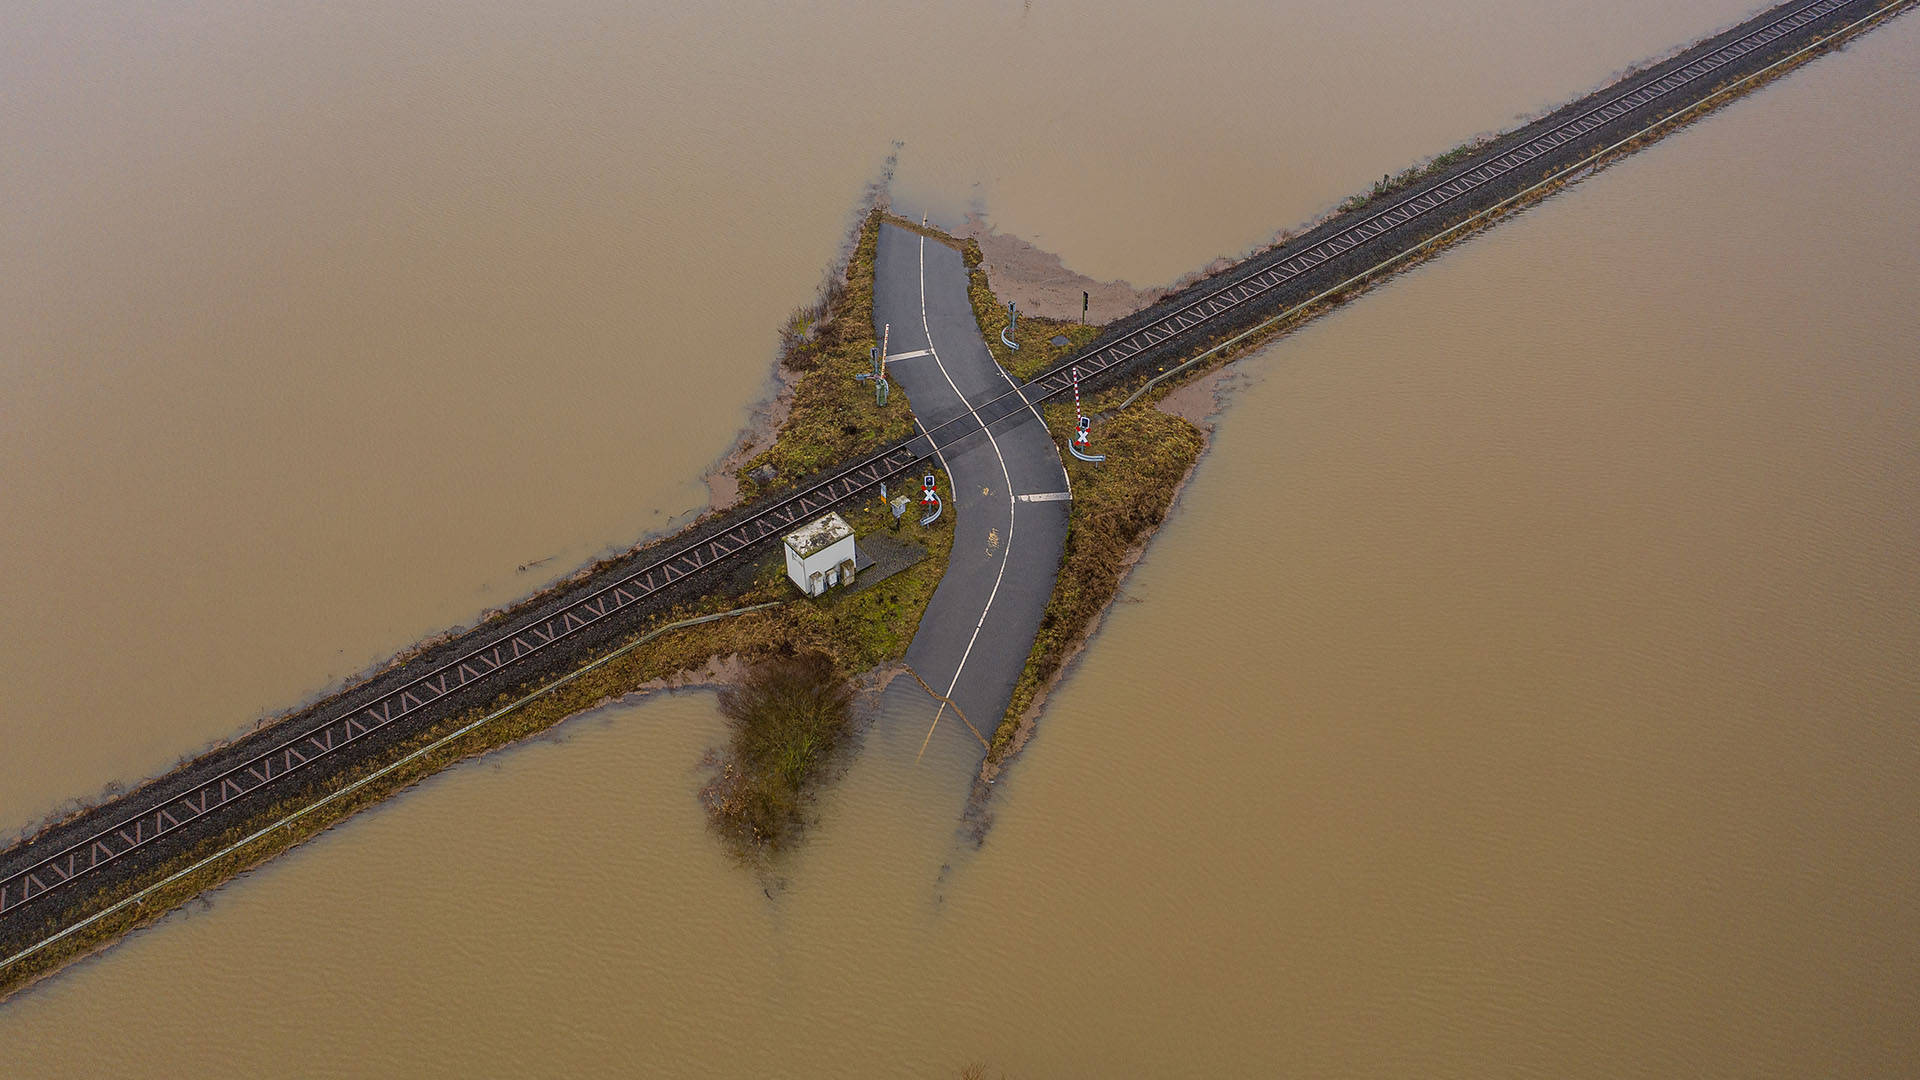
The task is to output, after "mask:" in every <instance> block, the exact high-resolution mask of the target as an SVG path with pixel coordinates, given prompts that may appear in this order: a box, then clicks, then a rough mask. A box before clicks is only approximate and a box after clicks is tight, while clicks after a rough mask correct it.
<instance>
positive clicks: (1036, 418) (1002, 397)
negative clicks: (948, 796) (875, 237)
mask: <svg viewBox="0 0 1920 1080" xmlns="http://www.w3.org/2000/svg"><path fill="white" fill-rule="evenodd" d="M873 314H874V321H875V323H876V324H877V325H876V326H875V327H874V329H875V331H876V333H878V332H880V331H883V330H884V331H885V336H886V340H887V343H888V345H887V347H888V351H889V355H890V356H892V357H894V358H895V359H892V360H890V361H889V362H888V365H887V372H888V377H889V378H891V379H892V380H893V381H895V382H897V383H899V384H900V386H901V387H902V388H903V389H905V390H906V392H907V396H908V397H909V398H910V399H911V400H912V401H913V410H914V415H915V417H916V418H917V419H918V420H919V422H920V424H921V427H922V428H923V430H924V431H925V432H926V433H927V435H928V436H929V437H931V438H932V440H933V444H934V453H935V454H936V455H937V456H938V458H939V460H940V463H941V465H942V467H943V468H945V469H946V471H947V475H948V477H950V478H951V481H952V490H951V491H950V492H948V493H947V500H948V508H949V509H950V510H951V512H952V513H953V514H954V518H955V520H954V526H953V528H954V538H953V555H952V557H951V559H950V561H949V562H948V564H947V573H946V576H945V577H943V578H941V579H940V587H939V588H938V589H937V590H935V592H934V594H933V600H932V602H931V603H930V604H928V606H927V612H926V615H925V616H923V617H922V618H921V620H920V629H919V631H918V632H917V633H916V634H915V635H914V638H913V644H912V645H910V646H908V648H907V665H908V666H909V667H911V668H912V669H913V670H914V672H915V673H916V674H918V675H919V676H920V678H922V679H924V680H925V681H926V683H927V685H928V686H929V687H931V688H932V689H933V690H934V691H935V692H937V693H939V694H942V695H944V696H945V697H947V698H949V699H951V700H952V701H953V703H954V704H956V705H958V706H959V709H960V712H961V713H962V714H963V715H964V716H965V717H967V718H969V722H970V723H971V724H972V725H973V726H975V727H978V728H981V729H983V730H984V731H992V730H993V729H994V728H995V727H997V726H998V725H999V723H1000V716H1001V714H1002V713H1004V712H1006V710H1007V703H1008V701H1010V700H1011V699H1012V697H1013V687H1014V684H1015V683H1016V682H1018V681H1019V679H1020V672H1021V671H1022V670H1023V669H1024V668H1025V667H1026V663H1027V653H1028V651H1029V650H1030V649H1032V647H1033V638H1034V634H1035V633H1037V632H1038V631H1039V629H1040V619H1041V616H1043V615H1044V614H1045V613H1046V608H1047V600H1048V598H1049V597H1051V596H1052V595H1053V581H1054V577H1055V576H1056V575H1057V574H1058V573H1059V570H1060V554H1061V552H1062V551H1063V550H1064V549H1065V547H1066V542H1067V504H1068V500H1069V499H1070V498H1071V492H1070V489H1069V485H1068V482H1067V471H1066V468H1065V466H1063V465H1062V464H1061V462H1060V452H1059V450H1058V449H1057V448H1056V447H1055V446H1054V443H1053V437H1052V436H1051V435H1049V434H1048V433H1047V427H1046V424H1045V423H1044V422H1043V421H1042V420H1041V419H1040V414H1039V413H1038V412H1037V411H1036V410H1035V409H1034V408H1033V406H1031V405H1029V404H1027V403H1026V401H1025V399H1023V398H1021V397H1020V396H1019V394H1018V393H1017V392H1015V391H1016V390H1017V387H1016V386H1015V384H1014V383H1013V381H1012V379H1010V378H1009V377H1008V376H1007V373H1006V371H1005V370H1004V369H1003V368H1001V366H1000V365H999V364H998V363H996V362H995V361H994V359H993V355H992V354H991V353H989V352H988V351H987V346H986V343H985V342H984V341H982V340H981V338H980V328H979V325H978V323H977V322H976V321H975V320H974V315H973V305H972V303H971V301H970V300H969V299H968V297H967V267H966V263H965V262H964V260H962V259H961V257H960V253H959V252H957V251H955V250H953V249H952V248H950V247H948V246H946V245H945V244H942V243H938V242H929V241H928V240H927V238H926V237H924V236H920V235H918V234H916V233H913V232H910V231H908V230H906V229H903V228H900V227H899V226H897V225H882V226H881V227H880V241H879V250H878V251H877V252H876V254H875V270H874V296H873ZM930 711H931V714H932V718H933V719H932V723H931V724H930V725H929V731H928V734H929V737H931V735H932V729H933V727H934V726H935V725H938V724H939V723H940V722H941V720H942V718H943V717H944V716H945V714H946V713H947V711H948V707H947V704H946V703H945V702H940V703H937V704H932V707H931V710H930ZM954 719H957V718H954Z"/></svg>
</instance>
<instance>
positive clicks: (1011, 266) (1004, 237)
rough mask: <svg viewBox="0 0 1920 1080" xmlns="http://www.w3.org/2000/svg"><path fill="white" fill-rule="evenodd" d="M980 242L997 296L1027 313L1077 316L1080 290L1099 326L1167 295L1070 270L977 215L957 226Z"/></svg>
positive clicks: (956, 232) (1092, 320)
mask: <svg viewBox="0 0 1920 1080" xmlns="http://www.w3.org/2000/svg"><path fill="white" fill-rule="evenodd" d="M953 235H955V236H958V237H961V238H962V239H971V240H973V241H974V242H975V243H977V244H979V245H980V254H981V256H982V258H983V259H984V263H983V267H984V269H985V270H986V272H987V281H988V283H989V284H990V285H991V286H992V287H993V292H994V295H996V296H998V297H999V298H1000V299H1001V300H1002V301H1003V302H1004V301H1007V300H1011V301H1013V302H1014V303H1015V304H1018V305H1019V307H1020V313H1021V314H1023V315H1029V314H1031V315H1043V316H1045V317H1047V318H1050V319H1078V318H1079V317H1080V294H1081V293H1082V292H1085V293H1086V294H1087V297H1088V303H1089V305H1090V306H1089V308H1088V311H1087V322H1089V323H1091V324H1094V325H1098V324H1100V323H1106V322H1111V321H1113V320H1114V319H1118V318H1123V317H1125V316H1127V315H1131V314H1133V313H1134V312H1136V311H1139V310H1141V309H1142V308H1145V307H1147V306H1148V305H1150V304H1152V303H1153V302H1154V301H1156V300H1158V299H1160V298H1161V297H1162V296H1164V295H1166V290H1164V289H1137V288H1135V287H1134V286H1133V285H1132V284H1130V283H1128V282H1125V281H1095V280H1094V279H1093V278H1090V277H1088V276H1087V275H1085V274H1080V273H1075V272H1074V271H1072V270H1069V269H1067V267H1066V264H1065V263H1063V262H1061V261H1060V256H1058V255H1055V254H1053V253H1052V252H1050V251H1042V250H1040V249H1039V248H1037V247H1035V246H1034V245H1032V244H1030V243H1028V242H1027V241H1025V240H1022V239H1020V238H1019V237H1017V236H1010V235H1008V234H1006V233H1002V232H995V231H994V229H993V226H992V225H989V224H988V223H987V222H986V220H985V219H984V218H982V217H981V216H980V215H978V214H969V215H967V220H966V223H965V224H963V225H961V226H960V227H959V228H958V229H955V230H954V231H953Z"/></svg>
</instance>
